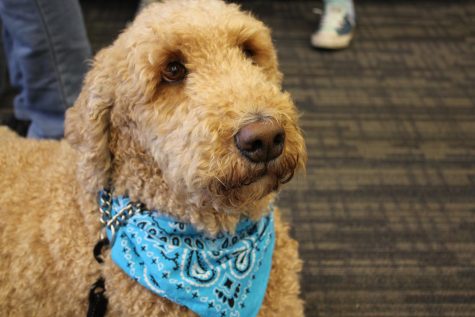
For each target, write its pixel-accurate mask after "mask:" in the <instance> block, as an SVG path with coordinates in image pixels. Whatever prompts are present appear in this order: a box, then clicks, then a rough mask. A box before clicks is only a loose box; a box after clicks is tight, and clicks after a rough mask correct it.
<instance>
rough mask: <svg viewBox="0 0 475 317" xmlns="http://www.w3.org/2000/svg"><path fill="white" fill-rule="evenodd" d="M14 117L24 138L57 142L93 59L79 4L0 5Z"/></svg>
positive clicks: (67, 0) (6, 1)
mask: <svg viewBox="0 0 475 317" xmlns="http://www.w3.org/2000/svg"><path fill="white" fill-rule="evenodd" d="M0 19H1V20H2V24H3V46H4V50H5V55H6V59H7V62H8V70H9V74H10V82H11V84H12V85H13V86H14V87H17V88H19V90H20V93H19V95H18V96H16V97H15V100H14V107H15V109H14V110H15V116H16V117H17V118H18V119H21V120H31V125H30V128H29V131H28V137H31V138H61V137H62V136H63V134H64V113H65V111H66V109H67V108H68V107H70V106H72V105H73V103H74V101H75V100H76V98H77V96H78V94H79V92H80V89H81V84H82V80H83V78H84V74H85V73H86V71H87V68H88V64H87V62H88V59H90V57H91V48H90V45H89V41H88V38H87V35H86V30H85V27H84V21H83V17H82V13H81V8H80V6H79V3H78V0H0Z"/></svg>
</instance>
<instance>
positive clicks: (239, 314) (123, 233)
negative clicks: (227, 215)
mask: <svg viewBox="0 0 475 317" xmlns="http://www.w3.org/2000/svg"><path fill="white" fill-rule="evenodd" d="M101 193H102V192H101ZM130 203H131V202H130V199H129V198H128V197H126V196H117V197H114V198H112V203H111V208H110V212H109V215H108V216H110V217H111V218H112V217H114V216H115V215H116V214H117V213H118V212H120V211H121V210H124V208H126V206H127V205H128V204H130ZM136 211H138V212H133V213H132V214H131V215H130V216H129V217H128V218H127V219H126V220H125V221H121V222H120V224H119V226H118V227H115V228H113V229H112V228H110V227H108V228H107V235H108V237H109V239H111V237H112V233H114V235H115V237H114V240H115V241H114V242H113V244H112V246H111V247H112V250H111V256H112V260H113V261H114V262H115V263H116V264H117V265H118V266H119V267H120V268H121V269H122V270H123V271H124V272H125V273H127V275H129V276H130V277H131V278H132V279H134V280H135V281H137V282H139V283H140V284H141V285H143V286H145V287H146V288H148V289H149V290H150V291H152V292H154V293H156V294H157V295H160V296H162V297H165V298H167V299H169V300H171V301H173V302H175V303H177V304H180V305H182V306H186V307H188V308H189V309H190V310H192V311H194V312H195V313H197V314H198V315H199V316H206V317H253V316H257V313H258V312H259V309H260V307H261V305H262V301H263V299H264V295H265V292H266V288H267V282H268V280H269V275H270V270H271V265H272V252H273V249H274V242H275V232H274V219H273V207H272V206H269V213H268V214H267V215H266V216H264V217H262V218H261V219H260V220H259V221H257V222H253V221H250V220H242V221H241V222H240V223H239V224H238V226H237V229H236V232H235V233H234V234H228V233H220V234H218V235H217V236H214V237H210V236H207V235H206V234H204V233H202V232H199V231H197V230H196V229H195V228H194V227H193V226H192V225H191V224H187V223H182V222H179V221H177V220H175V219H173V218H171V217H169V216H165V215H162V214H160V212H159V211H148V210H143V209H138V210H136ZM105 220H107V219H105ZM111 229H112V230H114V232H113V231H111Z"/></svg>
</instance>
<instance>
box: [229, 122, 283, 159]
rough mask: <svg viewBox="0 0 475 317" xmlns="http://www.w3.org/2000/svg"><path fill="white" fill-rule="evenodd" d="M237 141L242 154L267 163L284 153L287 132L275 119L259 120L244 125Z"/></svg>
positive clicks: (236, 137) (236, 138) (237, 136)
mask: <svg viewBox="0 0 475 317" xmlns="http://www.w3.org/2000/svg"><path fill="white" fill-rule="evenodd" d="M235 141H236V146H237V148H238V149H239V150H240V151H241V153H242V155H244V156H245V157H247V158H248V159H249V160H250V161H251V162H254V163H265V162H269V161H271V160H273V159H275V158H277V157H279V156H280V155H281V154H282V151H283V149H284V142H285V132H284V129H283V128H282V127H281V126H280V125H279V124H278V123H277V122H276V121H274V120H266V121H257V122H253V123H250V124H248V125H246V126H244V127H242V128H241V129H240V130H239V132H238V133H237V134H236V136H235Z"/></svg>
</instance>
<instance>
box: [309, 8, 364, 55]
mask: <svg viewBox="0 0 475 317" xmlns="http://www.w3.org/2000/svg"><path fill="white" fill-rule="evenodd" d="M354 28H355V14H354V9H353V1H351V0H348V1H346V2H345V1H343V2H341V1H338V2H336V1H335V3H332V2H331V1H327V3H325V9H324V12H323V16H322V18H321V20H320V26H319V28H318V30H317V31H316V32H315V33H313V34H312V37H311V39H310V42H311V43H312V45H313V46H314V47H317V48H325V49H342V48H345V47H347V46H348V45H350V42H351V39H352V38H353V30H354Z"/></svg>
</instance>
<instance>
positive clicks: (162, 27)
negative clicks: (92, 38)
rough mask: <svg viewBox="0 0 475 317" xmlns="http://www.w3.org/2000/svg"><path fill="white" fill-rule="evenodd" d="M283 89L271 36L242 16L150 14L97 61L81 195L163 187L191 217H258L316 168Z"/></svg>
mask: <svg viewBox="0 0 475 317" xmlns="http://www.w3.org/2000/svg"><path fill="white" fill-rule="evenodd" d="M281 78H282V76H281V73H280V72H279V70H278V67H277V59H276V54H275V50H274V47H273V45H272V41H271V37H270V31H269V29H268V28H267V27H266V26H264V24H263V23H261V22H260V21H257V20H256V19H254V18H253V17H252V16H251V15H250V14H248V13H243V12H242V11H240V10H239V7H238V6H236V5H230V4H225V3H224V2H221V1H216V0H195V1H191V0H189V1H186V0H173V1H168V2H164V3H160V4H154V5H151V6H149V7H147V8H146V9H145V10H144V12H142V13H141V14H140V15H139V16H138V17H137V19H136V20H135V21H134V22H133V24H132V25H131V26H129V27H128V28H127V29H126V30H125V31H124V32H123V33H122V34H121V35H120V37H119V38H118V39H117V40H116V41H115V43H114V44H113V45H112V46H110V47H108V48H106V49H104V50H102V51H101V52H99V53H98V54H97V56H96V57H95V60H94V65H93V68H92V70H91V71H90V72H89V74H88V75H87V77H86V80H85V84H84V87H83V90H82V92H81V94H80V97H79V98H78V101H77V102H76V104H75V106H74V107H73V108H71V109H70V110H69V111H68V113H67V122H66V137H67V139H68V141H69V142H70V143H71V144H72V145H73V146H74V147H75V148H76V149H77V150H78V151H79V152H80V159H79V173H80V179H81V180H82V182H83V185H84V186H85V187H86V188H87V189H88V190H90V191H93V192H94V191H97V190H99V189H100V188H102V187H104V186H106V185H107V184H108V182H109V181H110V180H111V179H112V181H113V182H114V181H115V182H117V183H120V182H122V181H120V180H125V179H129V180H130V179H134V182H133V184H132V183H130V182H129V183H128V185H127V186H126V187H128V188H123V190H127V191H132V192H135V191H140V190H141V191H147V192H148V195H160V193H158V192H156V191H155V190H157V188H154V186H155V187H157V186H159V185H158V184H150V182H152V180H153V179H157V178H158V179H160V180H161V182H163V184H165V185H166V186H165V187H166V188H167V191H168V193H167V195H171V196H173V197H176V198H177V199H180V200H181V201H182V202H186V205H187V207H189V206H195V207H200V206H201V207H203V206H212V207H213V208H215V209H216V210H219V209H222V210H240V209H242V208H250V207H249V206H251V205H252V204H254V203H256V202H257V201H260V200H262V199H263V198H265V197H268V196H269V194H270V193H272V192H275V191H276V190H277V189H278V188H279V186H280V185H281V184H283V183H285V182H287V181H289V180H290V178H291V177H292V176H293V174H294V171H295V170H296V169H298V168H303V166H304V164H305V161H306V152H305V145H304V141H303V138H302V135H301V131H300V129H299V127H298V114H297V111H296V108H295V106H294V104H293V102H292V100H291V98H290V96H289V94H288V93H286V92H284V91H282V87H281ZM152 174H153V175H152ZM123 182H126V181H123ZM123 182H122V183H123ZM163 184H161V185H160V186H162V185H163ZM114 185H115V186H118V187H120V185H118V184H114ZM162 188H163V186H162ZM135 195H136V196H137V195H139V196H140V194H135ZM142 198H143V197H142Z"/></svg>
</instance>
